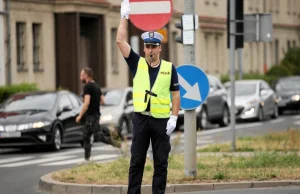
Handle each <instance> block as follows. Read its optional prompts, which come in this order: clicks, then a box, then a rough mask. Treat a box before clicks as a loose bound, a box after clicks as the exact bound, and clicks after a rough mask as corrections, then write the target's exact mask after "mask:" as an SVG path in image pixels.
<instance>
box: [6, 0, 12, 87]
mask: <svg viewBox="0 0 300 194" xmlns="http://www.w3.org/2000/svg"><path fill="white" fill-rule="evenodd" d="M9 1H10V0H6V14H7V15H6V37H7V38H6V44H7V64H6V68H7V74H6V77H7V84H11V82H12V81H11V41H10V40H11V39H10V38H11V37H10V36H11V33H10V2H9Z"/></svg>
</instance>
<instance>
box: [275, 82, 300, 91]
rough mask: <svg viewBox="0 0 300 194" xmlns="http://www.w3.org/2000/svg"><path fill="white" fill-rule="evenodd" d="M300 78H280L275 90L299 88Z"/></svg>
mask: <svg viewBox="0 0 300 194" xmlns="http://www.w3.org/2000/svg"><path fill="white" fill-rule="evenodd" d="M299 83H300V79H290V80H281V81H279V82H278V83H277V84H276V91H278V92H281V91H295V90H296V91H297V90H300V84H299Z"/></svg>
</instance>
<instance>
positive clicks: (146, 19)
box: [129, 0, 173, 31]
mask: <svg viewBox="0 0 300 194" xmlns="http://www.w3.org/2000/svg"><path fill="white" fill-rule="evenodd" d="M129 2H130V16H129V18H130V21H131V22H132V23H133V25H134V26H135V27H137V28H139V29H141V30H143V31H156V30H158V29H160V28H162V27H164V26H165V25H166V24H167V23H168V22H169V20H170V19H171V17H172V10H173V4H172V0H129Z"/></svg>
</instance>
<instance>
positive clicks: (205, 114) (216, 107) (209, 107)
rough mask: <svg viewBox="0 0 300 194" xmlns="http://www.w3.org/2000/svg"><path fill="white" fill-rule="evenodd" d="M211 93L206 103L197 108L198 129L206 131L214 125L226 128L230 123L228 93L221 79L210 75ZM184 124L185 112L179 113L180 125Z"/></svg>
mask: <svg viewBox="0 0 300 194" xmlns="http://www.w3.org/2000/svg"><path fill="white" fill-rule="evenodd" d="M208 80H209V84H210V91H209V95H208V97H207V99H206V101H205V102H204V103H203V104H202V105H201V106H199V107H197V108H196V115H197V128H202V129H206V128H208V124H209V122H210V123H214V124H219V125H220V126H222V127H224V126H227V125H228V124H229V122H230V115H229V108H228V107H229V106H228V104H227V98H228V95H227V92H226V90H225V88H224V86H223V85H222V83H221V81H220V79H219V78H217V77H215V76H212V75H208ZM183 123H184V110H180V111H179V115H178V125H182V124H183Z"/></svg>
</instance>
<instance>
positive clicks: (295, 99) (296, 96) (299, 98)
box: [291, 95, 300, 101]
mask: <svg viewBox="0 0 300 194" xmlns="http://www.w3.org/2000/svg"><path fill="white" fill-rule="evenodd" d="M291 99H292V101H299V100H300V95H293V96H292V97H291Z"/></svg>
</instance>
